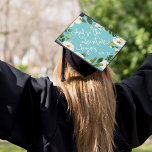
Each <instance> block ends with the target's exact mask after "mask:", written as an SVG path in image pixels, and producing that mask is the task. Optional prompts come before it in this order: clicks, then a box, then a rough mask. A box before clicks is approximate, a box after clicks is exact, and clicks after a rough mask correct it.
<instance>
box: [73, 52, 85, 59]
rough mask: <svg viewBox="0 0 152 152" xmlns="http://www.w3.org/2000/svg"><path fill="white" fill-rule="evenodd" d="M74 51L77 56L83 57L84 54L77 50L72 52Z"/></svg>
mask: <svg viewBox="0 0 152 152" xmlns="http://www.w3.org/2000/svg"><path fill="white" fill-rule="evenodd" d="M74 53H75V54H77V55H78V56H80V57H81V58H84V56H83V55H82V54H81V53H79V52H74Z"/></svg>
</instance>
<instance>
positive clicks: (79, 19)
mask: <svg viewBox="0 0 152 152" xmlns="http://www.w3.org/2000/svg"><path fill="white" fill-rule="evenodd" d="M74 22H75V23H76V24H80V23H81V22H82V17H81V16H79V17H78V18H77V19H76V20H75V21H74Z"/></svg>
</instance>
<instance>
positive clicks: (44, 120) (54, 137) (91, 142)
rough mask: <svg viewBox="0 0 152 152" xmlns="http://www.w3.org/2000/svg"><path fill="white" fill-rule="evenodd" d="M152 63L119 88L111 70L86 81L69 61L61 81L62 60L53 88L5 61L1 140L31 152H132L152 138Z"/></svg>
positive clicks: (1, 65) (0, 79)
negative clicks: (151, 136) (114, 146)
mask: <svg viewBox="0 0 152 152" xmlns="http://www.w3.org/2000/svg"><path fill="white" fill-rule="evenodd" d="M151 61H152V53H151V54H149V55H148V56H147V58H146V59H145V61H144V62H143V64H142V65H141V67H140V68H139V69H138V70H137V71H136V72H135V73H134V74H133V75H132V76H131V77H130V78H128V79H125V80H123V81H122V82H121V83H115V84H113V82H112V79H111V75H110V68H109V67H107V68H106V69H105V70H104V71H103V72H101V73H100V72H99V71H96V72H95V73H92V74H91V75H89V76H88V77H82V76H81V75H80V74H79V73H77V72H76V71H74V69H73V68H72V67H70V65H69V64H68V62H66V63H67V64H66V66H65V78H66V81H65V82H61V81H60V73H61V71H60V70H61V68H60V67H61V60H59V63H58V64H57V67H56V68H55V71H54V78H55V79H56V81H55V83H54V84H53V82H52V81H50V80H49V78H48V77H41V78H32V77H31V76H30V75H28V74H25V73H23V72H21V71H19V70H17V69H16V68H14V67H13V66H11V65H9V64H7V63H5V62H3V61H0V84H1V85H0V138H1V139H4V140H8V141H10V142H12V143H14V144H16V145H18V146H20V147H23V148H25V149H27V150H28V151H29V152H60V151H62V152H83V151H85V152H100V151H102V152H104V151H105V152H107V151H108V152H112V151H113V150H112V147H113V144H115V145H116V147H117V148H114V152H120V151H124V152H130V151H131V150H132V148H134V147H137V146H139V145H141V144H142V143H143V142H144V141H145V140H146V139H147V138H148V137H149V136H150V135H151V134H152V62H151ZM66 69H67V71H66ZM115 88H116V90H115ZM114 90H115V91H116V92H115V91H114ZM60 93H61V94H60ZM115 95H116V96H115ZM68 107H69V109H68ZM70 109H71V113H70ZM67 110H68V111H67ZM70 114H71V115H70ZM69 116H70V117H69ZM115 118H116V119H115ZM73 135H75V136H73Z"/></svg>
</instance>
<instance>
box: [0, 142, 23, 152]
mask: <svg viewBox="0 0 152 152" xmlns="http://www.w3.org/2000/svg"><path fill="white" fill-rule="evenodd" d="M0 152H26V150H24V149H23V148H20V147H17V146H15V145H13V144H10V143H8V142H6V141H0Z"/></svg>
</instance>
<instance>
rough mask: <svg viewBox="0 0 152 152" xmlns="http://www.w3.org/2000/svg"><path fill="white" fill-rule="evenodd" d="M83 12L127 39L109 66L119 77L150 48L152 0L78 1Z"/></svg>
mask: <svg viewBox="0 0 152 152" xmlns="http://www.w3.org/2000/svg"><path fill="white" fill-rule="evenodd" d="M79 1H80V6H81V8H82V11H83V12H84V13H86V14H87V15H89V16H90V17H92V18H93V19H95V20H96V21H97V22H99V23H100V24H101V25H103V26H105V27H106V28H108V29H110V30H111V31H113V32H114V34H117V35H119V36H120V37H122V38H123V39H125V40H126V41H127V43H126V45H125V46H124V48H123V49H122V50H121V51H120V52H119V53H118V54H117V55H116V57H115V58H114V59H113V61H112V62H111V63H110V66H111V67H112V69H113V70H114V72H115V73H116V74H117V75H118V78H119V79H120V80H122V79H125V78H127V77H129V76H130V75H132V73H133V72H135V71H136V70H137V68H139V67H140V65H141V64H142V62H143V61H144V59H145V58H146V56H147V55H148V54H149V53H150V52H151V51H152V1H151V0H140V2H139V0H132V1H126V0H79Z"/></svg>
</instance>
